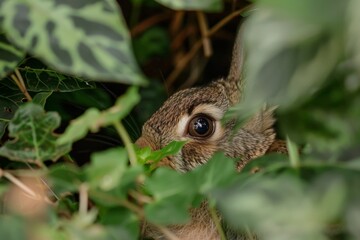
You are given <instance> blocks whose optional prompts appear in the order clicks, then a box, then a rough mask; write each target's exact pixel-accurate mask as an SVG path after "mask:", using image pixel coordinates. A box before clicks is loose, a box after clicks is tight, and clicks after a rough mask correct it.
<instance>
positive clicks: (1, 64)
mask: <svg viewBox="0 0 360 240" xmlns="http://www.w3.org/2000/svg"><path fill="white" fill-rule="evenodd" d="M24 57H25V52H23V51H22V50H20V49H19V48H17V47H15V46H13V45H12V44H11V43H10V42H9V41H8V40H7V39H6V37H5V34H4V33H2V31H1V29H0V80H1V78H3V77H5V76H6V75H7V74H8V73H9V72H11V71H13V70H14V68H15V67H16V66H17V65H18V64H19V62H20V61H21V60H22V59H23V58H24Z"/></svg>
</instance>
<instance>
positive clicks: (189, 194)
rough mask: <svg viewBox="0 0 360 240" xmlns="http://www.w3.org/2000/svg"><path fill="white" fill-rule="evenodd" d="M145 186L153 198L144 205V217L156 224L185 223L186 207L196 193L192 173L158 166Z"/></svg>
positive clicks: (187, 207) (186, 216) (187, 217)
mask: <svg viewBox="0 0 360 240" xmlns="http://www.w3.org/2000/svg"><path fill="white" fill-rule="evenodd" d="M145 188H146V189H147V190H148V191H149V192H150V193H151V194H152V195H153V197H154V200H155V201H154V202H152V203H149V204H147V205H146V206H145V216H146V219H148V220H149V221H151V222H154V223H157V224H178V223H185V222H186V221H187V220H188V219H189V216H188V209H189V208H190V207H191V204H192V201H193V199H194V198H195V195H196V193H197V185H196V179H195V178H194V176H193V175H190V174H186V175H185V174H181V173H179V172H175V171H174V170H170V169H166V168H159V169H158V170H157V171H156V172H155V173H154V175H153V176H152V177H151V178H149V179H147V181H146V182H145ZM169 215H171V219H169Z"/></svg>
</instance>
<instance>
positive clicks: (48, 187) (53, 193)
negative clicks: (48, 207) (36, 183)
mask: <svg viewBox="0 0 360 240" xmlns="http://www.w3.org/2000/svg"><path fill="white" fill-rule="evenodd" d="M25 164H26V166H28V168H30V170H31V171H34V168H33V167H32V166H31V165H30V164H29V163H28V162H25ZM39 178H40V181H41V182H42V183H43V184H44V185H45V187H46V188H47V189H48V190H49V191H50V192H51V193H52V195H53V196H54V197H55V198H56V200H59V199H60V198H59V197H58V196H57V195H56V193H55V192H54V191H53V190H52V189H51V187H50V186H49V184H48V183H47V182H46V181H45V180H44V178H42V177H39Z"/></svg>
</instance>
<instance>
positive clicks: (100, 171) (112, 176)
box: [86, 148, 128, 191]
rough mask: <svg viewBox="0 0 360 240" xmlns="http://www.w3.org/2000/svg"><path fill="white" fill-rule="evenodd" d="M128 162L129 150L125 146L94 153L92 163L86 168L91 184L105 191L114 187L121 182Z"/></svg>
mask: <svg viewBox="0 0 360 240" xmlns="http://www.w3.org/2000/svg"><path fill="white" fill-rule="evenodd" d="M127 163H128V159H127V152H126V150H125V149H123V148H112V149H109V150H106V151H103V152H99V153H94V154H93V155H92V156H91V164H90V165H89V166H88V167H87V168H86V177H87V179H88V182H89V183H90V186H91V187H92V188H99V189H101V190H103V191H109V190H112V189H114V188H115V187H117V186H118V185H119V184H120V181H121V179H122V176H123V174H124V172H125V171H126V169H127Z"/></svg>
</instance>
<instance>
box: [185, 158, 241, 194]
mask: <svg viewBox="0 0 360 240" xmlns="http://www.w3.org/2000/svg"><path fill="white" fill-rule="evenodd" d="M219 171H221V174H220V172H219ZM190 174H194V175H195V177H196V178H197V179H198V184H199V191H200V192H201V193H208V192H210V191H212V190H214V189H216V188H219V187H221V186H224V185H227V184H229V183H231V182H232V181H233V180H234V179H235V178H236V176H237V174H236V171H235V164H234V161H233V159H231V158H228V157H226V156H225V155H224V153H222V152H219V153H216V154H215V155H214V156H213V157H212V158H211V159H210V160H209V162H208V163H207V164H205V165H202V166H200V167H198V168H196V169H195V170H194V171H193V172H191V173H190Z"/></svg>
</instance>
